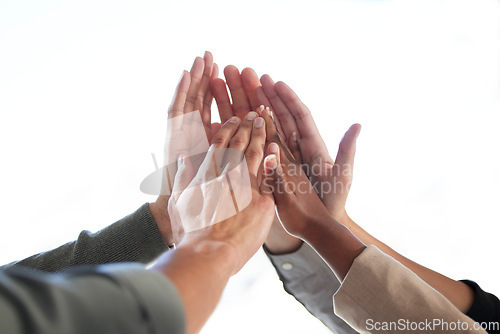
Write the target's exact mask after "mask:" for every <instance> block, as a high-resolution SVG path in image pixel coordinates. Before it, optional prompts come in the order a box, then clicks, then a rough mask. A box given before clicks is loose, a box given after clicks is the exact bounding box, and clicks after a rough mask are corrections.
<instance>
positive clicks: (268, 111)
mask: <svg viewBox="0 0 500 334" xmlns="http://www.w3.org/2000/svg"><path fill="white" fill-rule="evenodd" d="M266 111H267V114H268V115H269V116H271V118H272V119H273V121H274V116H273V112H272V111H271V109H269V107H267V108H266Z"/></svg>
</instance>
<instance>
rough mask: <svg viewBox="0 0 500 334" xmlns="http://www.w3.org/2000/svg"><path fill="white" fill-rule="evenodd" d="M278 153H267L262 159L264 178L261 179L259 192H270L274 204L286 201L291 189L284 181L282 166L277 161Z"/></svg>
mask: <svg viewBox="0 0 500 334" xmlns="http://www.w3.org/2000/svg"><path fill="white" fill-rule="evenodd" d="M278 154H279V152H277V153H276V154H269V155H268V156H266V158H265V159H264V178H263V180H262V186H261V192H262V193H272V194H273V195H274V200H275V201H276V204H277V205H279V204H280V203H282V202H284V201H288V200H289V197H290V195H291V194H293V193H292V192H291V190H290V189H289V187H288V184H287V182H286V178H285V174H284V172H283V168H282V166H280V164H279V163H278V161H279V160H278V157H277V156H278Z"/></svg>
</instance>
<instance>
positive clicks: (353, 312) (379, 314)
mask: <svg viewBox="0 0 500 334" xmlns="http://www.w3.org/2000/svg"><path fill="white" fill-rule="evenodd" d="M333 303H334V310H335V313H336V314H337V315H338V316H339V317H341V318H342V319H344V320H345V321H346V322H347V323H348V324H349V325H351V326H352V327H353V328H355V329H356V330H358V331H359V332H360V333H450V334H451V333H453V334H457V333H486V331H485V330H483V329H481V327H480V326H479V324H478V323H476V322H474V321H473V320H472V319H470V318H469V317H467V316H466V315H465V314H463V313H462V312H460V311H459V310H458V309H457V308H456V307H455V306H454V305H453V304H452V303H450V302H449V301H448V299H446V298H445V297H444V296H443V295H441V294H440V293H439V292H438V291H436V290H435V289H433V288H432V287H431V286H430V285H428V284H427V283H425V282H424V281H423V280H422V279H420V278H419V277H418V276H417V275H415V274H414V273H413V272H412V271H411V270H409V269H408V268H406V267H405V266H403V265H402V264H401V263H399V262H398V261H396V260H394V259H393V258H392V257H390V256H388V255H386V254H385V253H383V252H382V251H380V250H379V249H378V248H377V247H375V246H369V247H367V248H366V249H365V250H364V251H363V252H362V253H361V254H360V255H359V256H358V257H357V258H356V259H355V260H354V263H353V265H352V267H351V269H350V270H349V272H348V273H347V276H346V277H345V279H344V282H343V283H342V285H341V287H340V289H339V290H338V291H337V292H336V293H335V295H334V296H333Z"/></svg>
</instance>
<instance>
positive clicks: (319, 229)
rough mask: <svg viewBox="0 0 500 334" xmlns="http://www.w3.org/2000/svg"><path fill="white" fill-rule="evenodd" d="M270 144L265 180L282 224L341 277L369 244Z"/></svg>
mask: <svg viewBox="0 0 500 334" xmlns="http://www.w3.org/2000/svg"><path fill="white" fill-rule="evenodd" d="M269 146H270V148H269V149H270V150H271V151H273V152H276V153H275V154H270V155H268V156H267V157H266V159H265V162H264V177H265V178H264V183H265V184H266V185H267V186H268V188H269V189H271V190H272V192H273V195H274V199H275V201H276V209H277V212H278V216H279V219H280V221H281V223H282V224H283V227H284V228H285V229H286V231H287V232H288V233H290V234H291V235H294V236H296V237H297V238H300V239H302V240H304V241H306V242H307V243H308V244H309V245H311V246H312V247H313V248H314V249H315V250H316V251H317V252H318V253H319V254H320V255H321V256H322V257H323V259H324V260H325V261H326V262H327V263H328V265H329V266H330V268H331V269H332V270H333V271H334V273H335V275H336V276H337V278H338V279H339V280H340V281H342V280H343V279H344V277H345V276H346V275H347V272H348V271H349V269H350V267H351V265H352V263H353V261H354V259H355V258H356V257H357V256H358V255H359V254H361V252H362V251H363V250H364V249H365V247H366V246H365V245H364V244H363V243H362V242H361V241H360V240H359V239H358V238H356V237H355V236H354V235H353V234H352V233H351V232H350V231H349V230H348V229H347V228H346V227H345V226H344V225H342V224H340V223H339V222H337V221H336V220H335V219H334V218H333V217H332V216H331V215H330V214H329V213H328V210H327V209H326V208H325V206H324V204H323V203H322V202H321V200H320V198H319V197H318V195H317V193H316V191H315V189H314V188H313V186H312V185H311V183H310V182H309V179H308V177H307V176H306V174H305V172H304V171H303V169H302V168H301V167H300V166H299V165H298V164H297V163H295V162H294V161H286V162H285V163H281V157H283V156H285V155H284V154H283V152H281V150H280V148H279V146H278V144H276V143H271V144H270V145H269Z"/></svg>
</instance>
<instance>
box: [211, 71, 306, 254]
mask: <svg viewBox="0 0 500 334" xmlns="http://www.w3.org/2000/svg"><path fill="white" fill-rule="evenodd" d="M224 75H225V78H226V81H224V80H222V79H214V80H212V83H211V86H212V91H213V95H214V98H215V101H216V102H217V106H218V109H219V114H220V118H221V120H222V121H223V122H224V121H226V120H227V119H229V117H232V116H238V117H240V118H241V117H244V115H246V113H248V112H249V111H250V110H259V112H260V113H262V110H263V108H261V106H264V107H271V103H270V102H269V100H268V99H267V97H266V95H265V93H264V90H263V87H262V85H261V83H260V80H259V77H258V76H257V73H255V71H254V70H253V69H251V68H245V69H243V70H242V71H241V74H240V72H239V70H238V69H237V68H236V67H235V66H232V65H229V66H227V67H226V68H225V69H224ZM226 82H227V86H228V87H229V91H230V93H231V99H232V101H233V103H231V99H230V97H229V94H228V90H227V88H226ZM275 123H276V125H277V128H278V131H279V132H281V131H280V129H281V128H280V125H279V120H277V119H275ZM266 127H267V128H269V123H268V122H266ZM265 245H266V248H267V250H268V251H269V252H271V253H272V254H285V253H290V252H293V251H295V250H297V249H298V248H300V246H301V245H302V240H300V239H297V238H295V237H292V236H291V235H290V234H288V233H286V231H285V230H283V227H282V226H281V224H280V223H279V220H278V218H277V217H276V216H275V218H274V221H273V225H272V227H271V231H270V233H269V235H268V238H267V240H266V243H265Z"/></svg>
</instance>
